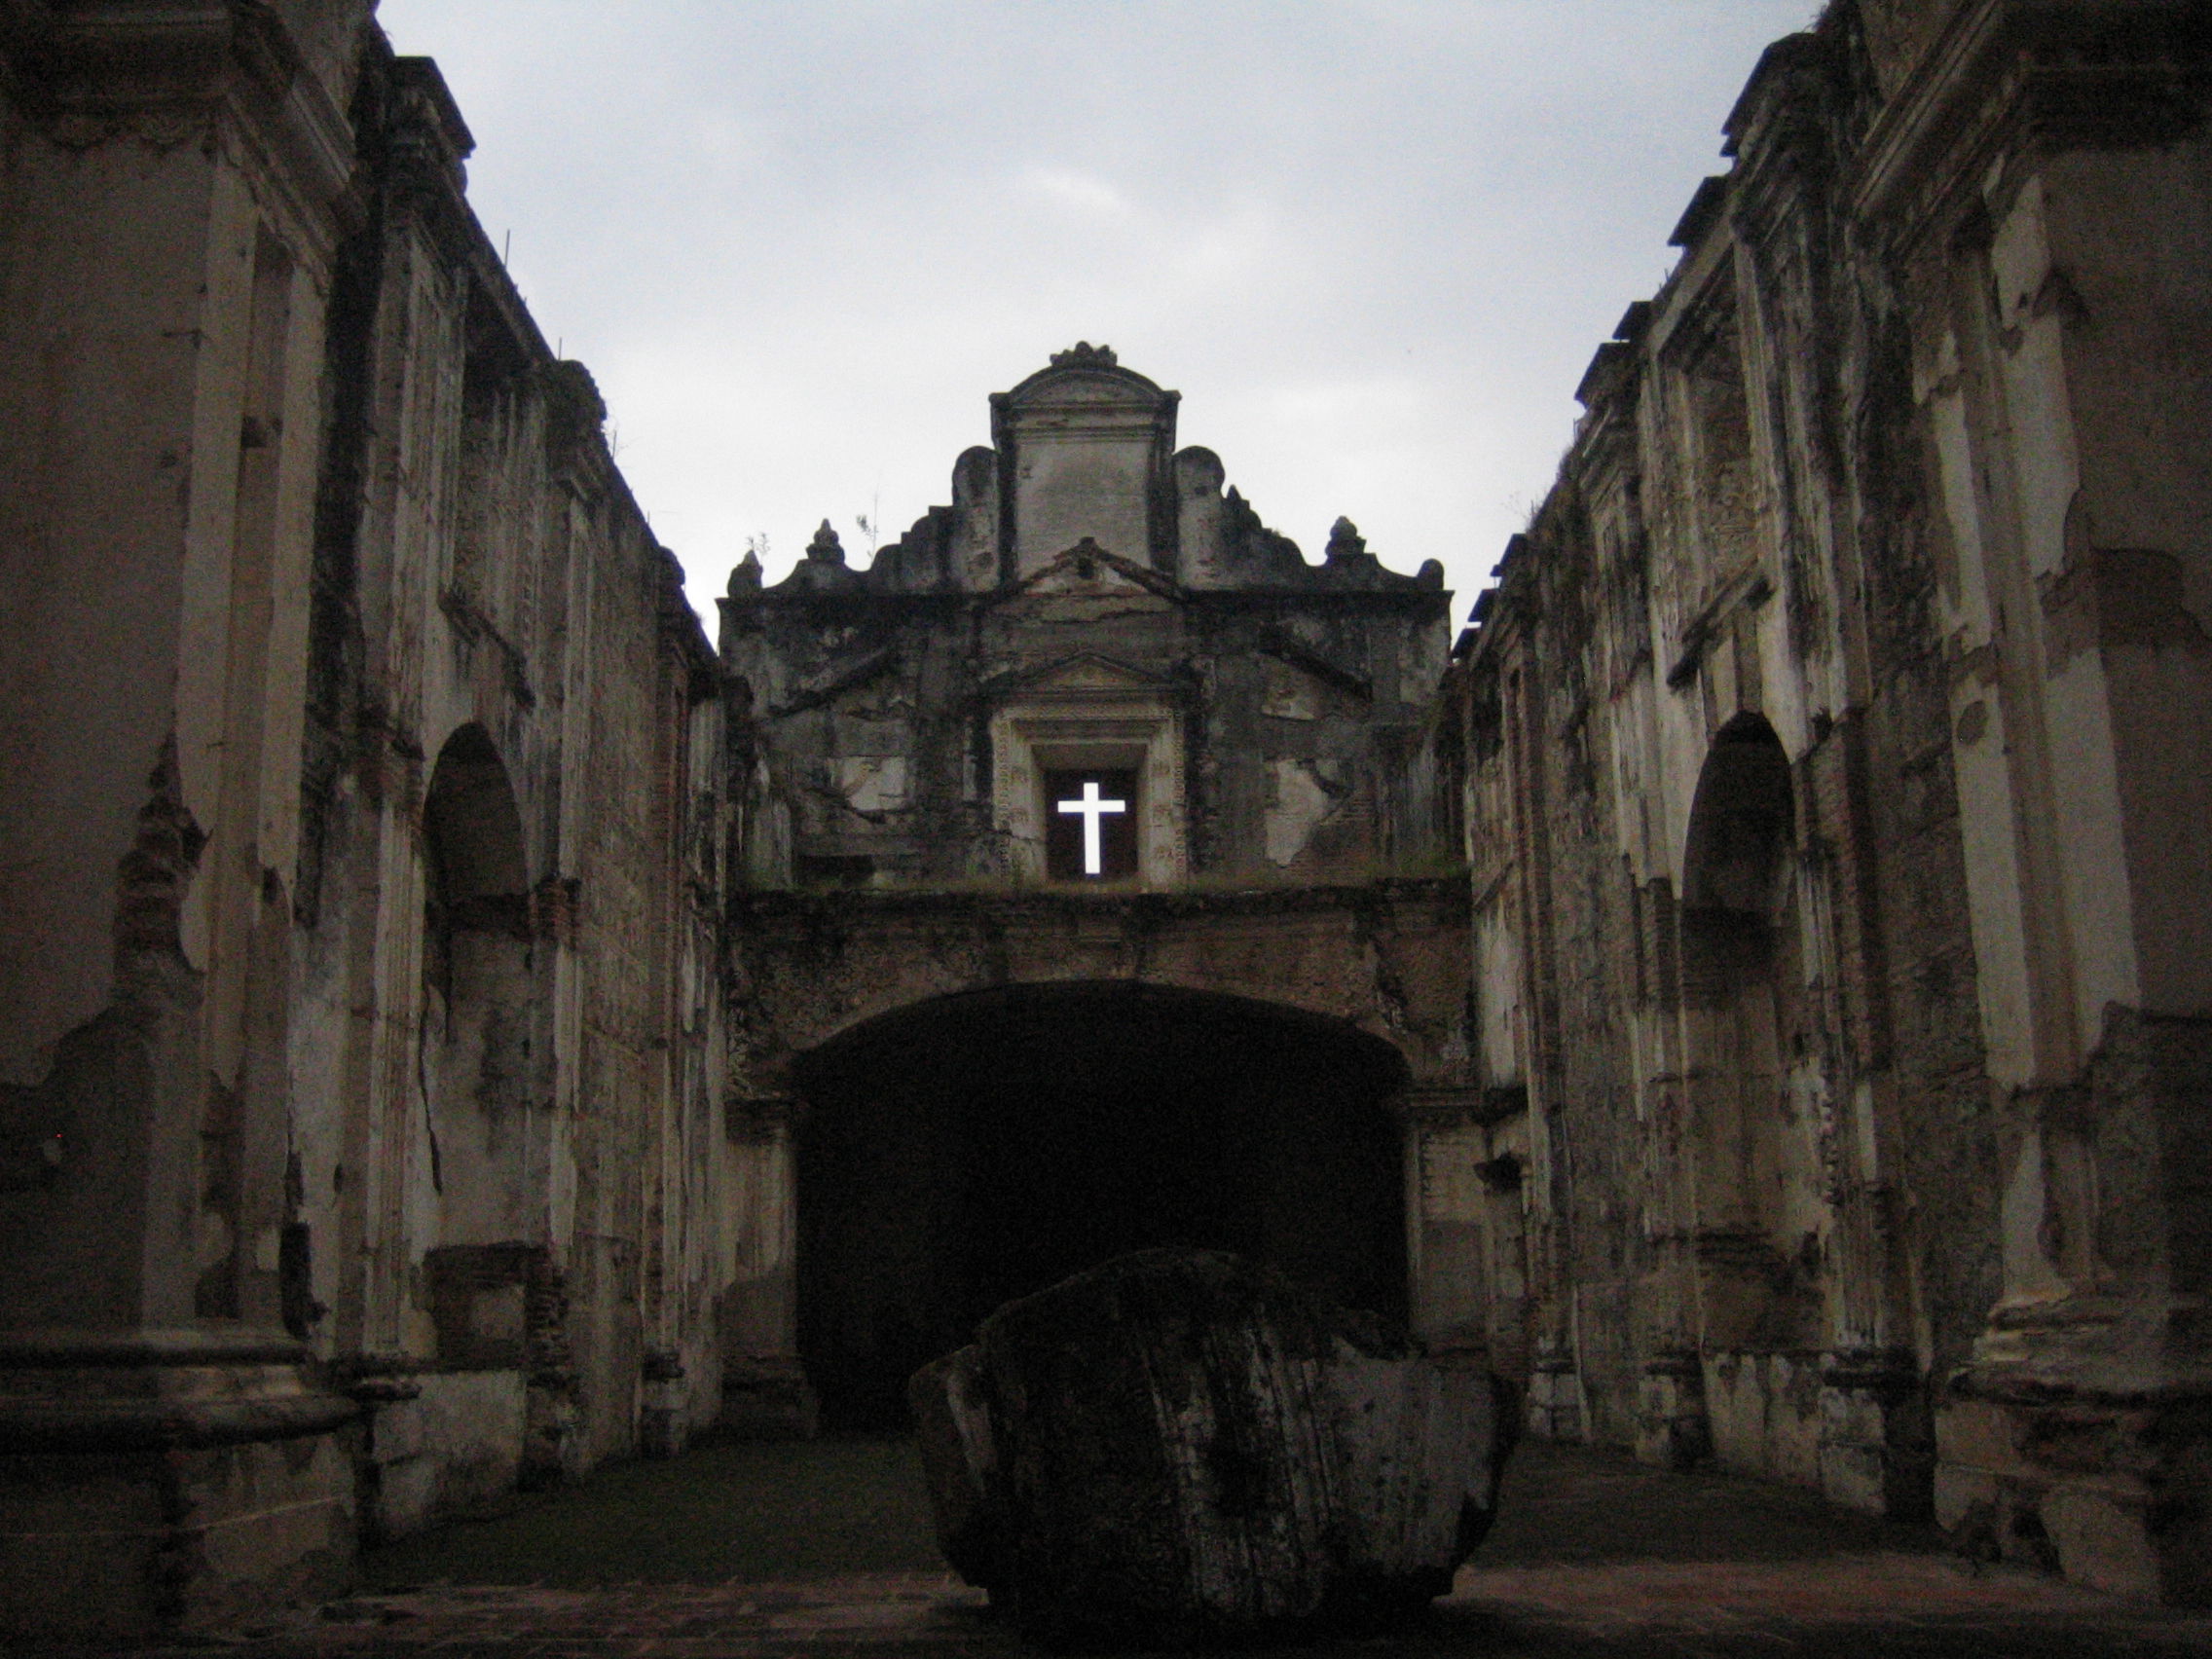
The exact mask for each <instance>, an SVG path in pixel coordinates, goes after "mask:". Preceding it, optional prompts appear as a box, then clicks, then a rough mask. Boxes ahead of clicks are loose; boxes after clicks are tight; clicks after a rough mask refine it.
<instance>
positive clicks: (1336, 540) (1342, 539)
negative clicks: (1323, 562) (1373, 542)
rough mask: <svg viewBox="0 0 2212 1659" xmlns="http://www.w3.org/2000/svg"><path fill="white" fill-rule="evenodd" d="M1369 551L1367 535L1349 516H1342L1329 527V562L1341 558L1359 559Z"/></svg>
mask: <svg viewBox="0 0 2212 1659" xmlns="http://www.w3.org/2000/svg"><path fill="white" fill-rule="evenodd" d="M1366 552H1367V537H1365V536H1364V535H1360V534H1359V526H1357V525H1356V524H1353V523H1352V522H1351V520H1349V519H1348V518H1341V519H1339V520H1337V522H1336V523H1335V524H1333V525H1331V526H1330V527H1329V554H1328V557H1329V563H1330V564H1332V565H1333V564H1335V563H1336V562H1337V561H1338V560H1339V559H1357V558H1360V557H1362V556H1364V555H1365V554H1366Z"/></svg>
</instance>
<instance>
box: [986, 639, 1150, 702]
mask: <svg viewBox="0 0 2212 1659" xmlns="http://www.w3.org/2000/svg"><path fill="white" fill-rule="evenodd" d="M1181 691H1182V686H1181V685H1180V683H1179V682H1176V681H1174V680H1171V679H1169V678H1167V677H1166V676H1164V675H1158V674H1148V673H1146V672H1145V671H1144V670H1143V669H1140V668H1134V667H1131V666H1130V665H1129V664H1128V663H1125V662H1119V661H1117V660H1116V659H1114V658H1113V657H1109V656H1102V655H1100V654H1099V653H1098V652H1096V651H1077V652H1074V653H1072V654H1070V655H1068V656H1064V657H1055V658H1054V659H1053V660H1051V662H1046V663H1039V664H1036V665H1033V666H1029V667H1024V668H1019V669H1014V670H1012V671H1010V672H1008V673H1005V674H1002V675H999V676H997V677H996V678H994V679H992V680H991V681H989V682H986V683H985V685H984V688H983V695H984V700H985V701H986V702H989V703H992V704H1004V703H1009V702H1012V701H1014V699H1015V698H1016V697H1034V698H1038V699H1041V700H1051V701H1059V700H1061V699H1080V698H1101V699H1125V698H1130V697H1150V698H1157V697H1168V696H1176V695H1179V694H1180V693H1181Z"/></svg>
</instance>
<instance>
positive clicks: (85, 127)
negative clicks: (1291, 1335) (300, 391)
mask: <svg viewBox="0 0 2212 1659" xmlns="http://www.w3.org/2000/svg"><path fill="white" fill-rule="evenodd" d="M0 54H4V55H5V57H6V69H7V74H8V79H9V83H10V85H11V87H12V89H13V90H14V91H15V92H17V94H18V96H19V97H21V98H22V100H23V103H24V107H25V109H26V111H27V113H28V114H29V115H30V116H31V118H32V120H33V121H34V122H35V123H37V124H38V125H39V126H40V127H41V128H42V129H44V130H45V131H46V133H47V135H48V136H49V137H51V138H52V139H53V140H54V141H55V142H56V143H59V144H62V145H65V146H81V145H91V144H95V143H99V142H102V141H104V140H106V139H109V138H111V137H115V136H119V135H121V134H124V133H126V132H131V131H137V132H141V133H144V134H146V135H147V136H149V137H152V138H154V139H156V140H157V141H162V142H177V141H181V140H183V139H184V138H186V137H187V136H189V135H190V133H191V131H192V129H194V128H195V127H197V126H199V125H201V124H203V123H205V122H207V121H209V120H213V119H217V118H221V117H227V118H228V121H229V125H230V126H231V127H232V128H233V129H234V130H235V131H236V132H237V133H238V134H239V136H240V141H241V142H242V143H243V144H244V145H245V146H246V148H247V150H248V152H249V153H251V154H253V155H254V156H255V157H256V158H257V159H258V160H259V161H260V163H261V168H260V171H261V174H262V177H261V182H262V183H263V184H264V185H265V186H266V187H268V188H269V189H271V190H273V191H274V192H276V195H277V196H278V198H279V199H280V200H281V201H282V202H283V203H284V204H285V205H286V207H287V208H288V209H289V210H290V211H291V212H292V214H293V215H294V216H295V217H296V219H297V221H298V226H299V230H300V232H301V234H302V235H303V236H305V237H306V238H307V239H308V241H309V246H308V248H306V249H303V250H302V251H306V252H308V253H310V255H311V257H313V258H314V259H315V260H316V261H317V262H318V263H322V262H327V260H328V258H329V253H330V249H331V248H332V247H333V246H334V245H335V243H336V240H337V239H338V237H339V235H340V234H341V233H342V232H343V231H344V230H345V229H347V228H349V227H350V224H351V223H352V221H353V219H354V218H355V216H356V212H357V209H356V207H355V204H354V202H353V197H352V193H351V185H352V175H353V136H352V130H351V127H350V123H349V121H348V119H347V116H346V112H345V110H344V108H343V107H342V105H341V101H340V100H341V97H342V96H343V92H344V89H343V88H340V87H333V86H332V85H330V84H329V83H328V82H327V81H326V80H325V79H324V78H323V76H321V75H319V74H317V73H316V72H315V71H314V69H313V66H311V65H310V64H309V63H308V62H307V60H306V58H305V57H304V55H303V54H302V52H301V49H300V45H299V43H298V42H297V41H296V40H294V38H293V37H292V34H291V32H290V30H289V29H287V28H286V26H285V24H284V22H283V20H282V18H280V16H279V15H278V14H277V13H276V10H275V9H273V8H272V7H269V6H266V5H259V4H247V3H244V0H197V3H196V0H168V3H166V4H160V5H148V4H126V3H123V0H106V3H104V4H92V5H73V6H69V7H67V8H57V7H55V6H52V5H47V4H40V3H38V0H13V3H12V4H9V5H8V6H7V7H6V10H5V16H4V17H0Z"/></svg>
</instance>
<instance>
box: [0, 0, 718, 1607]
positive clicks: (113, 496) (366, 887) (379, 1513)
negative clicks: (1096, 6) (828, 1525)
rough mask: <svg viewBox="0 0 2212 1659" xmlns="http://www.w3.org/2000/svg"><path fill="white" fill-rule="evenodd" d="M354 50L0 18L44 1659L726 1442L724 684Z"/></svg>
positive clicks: (11, 632)
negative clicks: (706, 1433) (97, 1633)
mask: <svg viewBox="0 0 2212 1659" xmlns="http://www.w3.org/2000/svg"><path fill="white" fill-rule="evenodd" d="M366 13H367V8H366V7H365V6H358V5H347V4H339V3H335V0H331V3H322V4H308V3H304V0H303V3H301V4H295V5H288V6H276V7H267V8H231V7H209V8H200V9H190V8H188V9H185V10H183V11H178V10H177V9H174V8H169V9H156V8H119V9H113V10H112V14H111V13H101V14H99V15H98V16H96V17H95V16H93V15H92V14H91V13H87V12H86V11H85V10H84V9H81V8H79V9H56V8H50V7H47V6H44V5H37V4H26V5H19V6H9V7H7V8H6V9H5V11H4V12H0V63H4V67H5V76H4V78H0V121H4V123H5V128H6V132H7V144H6V149H5V157H6V161H5V173H4V174H0V292H4V294H5V296H6V298H5V303H0V410H4V412H5V415H6V419H7V424H8V427H9V430H10V432H11V434H12V435H11V441H10V443H9V445H8V446H7V455H6V457H5V459H4V460H0V467H4V468H5V469H6V475H5V478H4V480H0V557H4V558H5V560H6V567H5V571H4V576H0V579H4V582H5V587H6V591H7V593H8V594H9V604H8V606H7V608H6V618H7V620H6V622H5V624H4V626H5V628H6V638H5V645H4V651H0V662H4V672H5V681H4V682H0V699H4V704H0V730H4V731H5V732H6V734H7V735H6V738H5V743H6V745H7V749H6V753H5V763H4V764H0V791H4V792H5V808H4V812H0V821H4V822H5V824H6V826H7V830H6V834H7V854H6V857H5V859H0V869H4V870H5V875H4V876H0V880H5V882H6V884H7V887H6V896H5V901H4V903H0V983H4V984H5V986H6V987H7V995H6V998H5V1014H0V1071H4V1076H0V1085H4V1087H5V1094H4V1095H0V1157H4V1158H5V1161H6V1162H5V1171H4V1174H0V1253H4V1254H5V1256H6V1258H7V1260H8V1262H9V1264H10V1271H9V1272H8V1274H7V1275H6V1282H5V1284H4V1285H0V1537H15V1536H18V1535H20V1534H38V1535H40V1536H41V1537H42V1538H43V1539H44V1540H45V1541H44V1542H42V1543H40V1544H39V1545H37V1546H36V1547H35V1548H28V1549H26V1548H23V1547H20V1546H19V1545H17V1544H10V1545H8V1546H7V1547H4V1548H0V1574H6V1575H7V1576H6V1589H5V1591H4V1593H0V1604H5V1605H6V1607H7V1608H8V1620H9V1622H10V1623H11V1625H12V1626H14V1627H18V1628H22V1629H50V1630H51V1629H55V1628H77V1629H91V1630H102V1631H107V1632H110V1633H121V1632H129V1631H144V1630H147V1629H153V1628H162V1627H167V1626H173V1625H176V1624H178V1623H184V1624H197V1623H207V1622H213V1621H217V1620H221V1619H225V1618H230V1617H235V1616H237V1615H238V1614H239V1613H240V1611H241V1610H243V1609H244V1608H246V1607H248V1606H250V1605H252V1604H254V1603H255V1602H256V1601H257V1600H266V1599H269V1598H272V1597H282V1596H286V1595H298V1594H306V1593H313V1591H314V1590H316V1589H318V1588H329V1587H334V1586H335V1585H337V1584H339V1583H342V1582H343V1579H344V1576H345V1573H346V1571H347V1565H348V1563H349V1561H350V1554H351V1550H352V1546H353V1539H354V1536H355V1534H356V1532H365V1533H368V1534H370V1535H374V1534H376V1533H377V1532H380V1531H392V1530H406V1529H408V1528H412V1527H415V1526H419V1525H421V1524H423V1523H424V1521H425V1520H426V1519H429V1518H431V1517H433V1516H435V1515H436V1514H438V1513H440V1512H441V1511H442V1510H446V1509H450V1508H452V1507H454V1506H456V1505H461V1504H466V1503H470V1502H475V1501H478V1500H481V1499H482V1498H484V1497H486V1496H489V1495H492V1494H494V1493H498V1491H500V1490H504V1489H506V1488H509V1487H511V1486H512V1485H514V1484H515V1483H516V1482H517V1481H518V1480H521V1481H525V1482H527V1481H532V1480H546V1479H553V1478H559V1477H561V1476H564V1475H567V1474H571V1473H574V1472H576V1471H579V1470H582V1469H584V1468H588V1467H589V1466H590V1465H591V1464H593V1463H594V1462H596V1461H598V1460H599V1459H601V1458H603V1457H607V1456H617V1455H627V1454H631V1453H635V1452H638V1451H641V1450H644V1451H652V1450H664V1451H665V1450H667V1449H669V1448H671V1447H673V1446H675V1445H678V1444H681V1443H682V1439H683V1438H684V1436H685V1434H686V1433H687V1432H689V1431H690V1430H691V1429H692V1428H695V1427H696V1426H698V1425H700V1424H701V1423H702V1422H704V1421H708V1420H711V1419H712V1418H713V1417H714V1415H715V1413H716V1412H717V1410H718V1409H719V1399H720V1389H719V1371H718V1368H719V1354H720V1348H719V1345H718V1344H717V1343H716V1341H715V1340H714V1334H713V1333H714V1316H715V1308H716V1300H717V1297H718V1295H719V1291H720V1289H721V1286H722V1285H723V1283H725V1282H726V1280H727V1278H728V1276H729V1274H730V1273H731V1272H733V1271H734V1261H733V1251H734V1241H733V1240H732V1239H731V1238H729V1237H728V1236H727V1235H724V1234H723V1232H722V1231H721V1230H720V1227H719V1213H720V1212H719V1201H718V1198H719V1191H720V1187H719V1183H721V1182H722V1181H724V1180H726V1179H727V1178H728V1174H729V1170H728V1167H727V1163H726V1160H725V1159H724V1156H723V1153H722V1148H723V1146H724V1137H723V1134H722V1131H721V1114H720V1111H719V1098H718V1089H719V1078H720V1073H721V1068H720V1066H719V1063H717V1061H716V1060H715V1059H714V1057H713V1056H714V1053H715V1049H716V1045H717V1043H718V1042H719V1016H718V1014H717V1012H716V1010H715V1009H714V1007H713V996H714V986H715V985H716V983H717V980H716V977H715V974H714V973H713V971H712V966H711V964H712V962H713V957H714V941H715V937H716V932H717V928H718V925H719V924H718V919H717V917H716V914H715V911H714V907H713V905H712V903H706V902H704V901H702V900H701V899H699V898H698V895H700V894H703V893H708V892H711V891H712V890H713V889H714V887H715V886H716V885H717V883H718V882H719V878H720V877H719V860H720V858H721V857H722V856H723V851H724V845H723V842H722V840H721V838H720V836H719V832H718V831H719V827H720V825H721V823H722V821H723V817H724V811H723V808H722V806H721V804H720V801H721V791H722V787H723V786H722V780H723V767H724V765H725V763H726V756H725V755H724V753H723V744H722V739H721V730H722V725H721V720H722V711H721V704H720V702H719V697H718V695H717V693H718V691H719V674H718V672H717V670H716V667H715V663H714V659H713V656H712V654H711V652H710V650H709V648H708V646H707V644H706V641H705V639H704V637H703V635H702V634H701V632H700V629H699V626H698V623H697V621H696V619H695V617H694V616H693V615H692V614H691V612H690V610H689V608H687V607H686V606H685V604H684V603H683V600H682V593H681V587H680V573H679V571H678V570H677V568H676V565H675V562H674V560H673V559H672V558H671V557H670V555H669V554H668V553H667V552H666V551H665V550H663V549H662V548H660V547H659V546H658V545H657V544H656V543H655V542H654V540H653V538H652V536H651V535H650V534H649V532H648V531H647V530H646V528H645V521H644V518H643V515H642V514H641V513H640V512H639V510H638V508H637V507H636V505H635V504H634V503H633V502H632V500H631V499H630V497H629V494H628V491H627V489H626V488H625V486H624V484H623V482H622V479H621V477H620V475H619V474H618V473H617V472H616V471H615V470H614V468H613V465H612V463H611V461H610V459H609V456H608V447H607V444H606V442H605V439H604V437H603V435H602V431H601V423H602V420H603V416H604V410H603V409H602V407H601V405H600V402H599V399H598V396H597V393H596V392H595V391H594V390H593V387H592V385H591V381H590V378H589V376H588V375H587V374H586V373H585V372H584V370H583V369H582V368H581V367H580V366H579V365H577V364H574V363H567V362H559V361H556V360H555V359H554V356H553V354H552V352H550V351H549V350H547V349H546V346H545V343H544V341H543V339H542V338H541V337H540V335H539V334H538V332H537V329H536V327H535V323H534V322H533V321H532V320H531V318H530V316H529V314H528V313H527V311H526V310H525V309H524V307H523V305H522V303H521V301H520V299H519V297H518V296H517V294H516V293H515V290H514V288H513V286H512V284H511V283H510V282H509V281H508V279H507V277H506V275H505V273H504V271H503V270H502V269H501V267H500V265H499V262H498V258H497V257H496V255H495V254H494V252H493V250H492V248H491V246H490V243H489V242H488V240H486V238H485V236H484V234H483V231H482V228H481V227H480V226H479V225H478V224H477V222H476V220H475V218H474V217H473V215H472V214H471V213H470V212H469V210H468V207H467V205H466V203H465V200H464V197H463V194H462V191H463V162H464V159H465V157H466V155H467V153H468V149H469V145H470V139H469V135H468V132H467V129H466V128H465V126H464V125H463V124H462V122H461V117H460V115H459V112H458V111H457V110H456V109H455V108H454V106H453V103H452V100H451V99H450V97H449V96H448V95H447V93H446V91H445V89H444V87H443V85H442V83H441V82H440V81H439V79H438V76H437V73H436V71H435V69H434V68H433V67H432V66H431V65H430V64H429V63H428V62H427V61H426V60H424V59H409V58H394V57H393V56H392V55H391V53H390V51H389V49H388V48H387V46H386V45H385V43H384V41H383V39H382V36H381V35H379V34H378V33H377V32H376V31H375V29H374V27H373V25H372V24H370V22H369V21H368V18H367V15H366ZM216 1399H220V1400H221V1402H222V1403H221V1404H209V1403H207V1402H208V1401H210V1400H216ZM193 1402H199V1403H193ZM94 1454H96V1456H95V1455H94ZM133 1493H135V1495H132V1494H133ZM117 1505H121V1507H117ZM57 1533H58V1534H62V1535H69V1536H72V1537H74V1538H75V1540H76V1542H75V1543H72V1544H70V1545H68V1546H57V1545H56V1544H55V1542H54V1537H55V1535H56V1534H57ZM79 1546H81V1548H80V1547H79ZM57 1553H58V1554H60V1555H66V1556H72V1557H74V1558H77V1559H78V1560H79V1567H78V1568H77V1569H76V1570H77V1574H78V1575H77V1577H75V1578H72V1579H69V1580H68V1581H67V1582H66V1583H63V1584H61V1586H60V1589H59V1591H58V1592H57V1591H56V1589H55V1583H53V1582H49V1581H48V1577H47V1575H48V1572H49V1569H50V1567H51V1564H52V1562H53V1561H54V1560H55V1556H56V1554H57ZM26 1574H27V1575H28V1576H23V1575H26ZM18 1579H20V1582H18ZM34 1581H35V1582H34Z"/></svg>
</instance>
